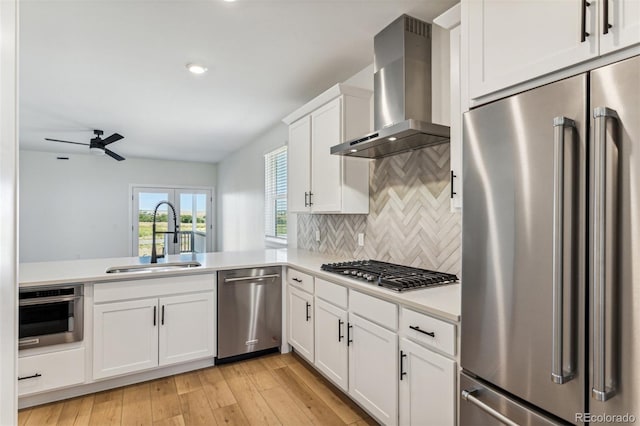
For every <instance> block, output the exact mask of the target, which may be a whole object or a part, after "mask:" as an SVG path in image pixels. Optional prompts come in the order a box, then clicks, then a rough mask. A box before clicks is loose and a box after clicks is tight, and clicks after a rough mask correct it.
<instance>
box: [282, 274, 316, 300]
mask: <svg viewBox="0 0 640 426" xmlns="http://www.w3.org/2000/svg"><path fill="white" fill-rule="evenodd" d="M287 282H288V283H289V285H292V286H293V287H296V288H299V289H301V290H304V291H306V292H307V293H311V294H313V277H312V276H311V275H309V274H305V273H304V272H300V271H297V270H295V269H291V268H289V270H288V271H287Z"/></svg>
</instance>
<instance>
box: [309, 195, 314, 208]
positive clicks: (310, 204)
mask: <svg viewBox="0 0 640 426" xmlns="http://www.w3.org/2000/svg"><path fill="white" fill-rule="evenodd" d="M312 196H313V192H311V191H309V207H311V206H312V205H313V203H312V202H311V197H312Z"/></svg>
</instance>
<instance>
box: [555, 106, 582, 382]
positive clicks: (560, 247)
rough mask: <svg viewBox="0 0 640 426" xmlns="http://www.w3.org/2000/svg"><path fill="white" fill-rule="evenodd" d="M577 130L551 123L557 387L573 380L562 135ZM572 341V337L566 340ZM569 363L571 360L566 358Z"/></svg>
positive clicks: (562, 121) (568, 123)
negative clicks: (567, 316)
mask: <svg viewBox="0 0 640 426" xmlns="http://www.w3.org/2000/svg"><path fill="white" fill-rule="evenodd" d="M567 128H570V129H571V130H572V131H574V130H575V129H576V123H575V121H573V120H571V119H570V118H567V117H555V118H554V119H553V130H554V131H553V135H554V151H555V152H554V158H553V241H554V243H553V318H552V323H553V333H552V335H553V337H552V345H551V347H552V349H551V351H552V355H551V380H552V381H553V382H554V383H556V384H559V385H561V384H563V383H567V382H568V381H570V380H571V379H573V378H574V377H575V372H574V371H572V370H571V369H572V368H573V362H569V370H567V371H565V369H564V353H563V347H564V337H565V336H564V335H563V333H564V314H565V312H564V300H563V292H564V282H563V272H564V268H563V263H564V149H565V147H564V134H565V129H567ZM567 338H568V339H569V341H571V340H570V339H571V336H567ZM568 359H569V360H571V359H572V354H569V356H568Z"/></svg>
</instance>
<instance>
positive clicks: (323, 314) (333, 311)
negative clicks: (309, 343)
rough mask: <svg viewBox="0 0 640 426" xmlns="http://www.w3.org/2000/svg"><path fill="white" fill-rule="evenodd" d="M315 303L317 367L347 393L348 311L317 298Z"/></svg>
mask: <svg viewBox="0 0 640 426" xmlns="http://www.w3.org/2000/svg"><path fill="white" fill-rule="evenodd" d="M315 303H316V306H315V314H316V315H315V323H316V324H315V343H316V346H315V349H316V351H315V352H316V353H315V355H316V362H315V365H316V367H317V368H318V370H320V371H322V372H323V373H324V374H325V375H326V376H327V377H328V378H329V379H330V380H331V381H333V382H334V383H335V384H336V385H337V386H338V387H339V388H341V389H342V390H344V391H345V392H346V391H348V390H349V375H348V371H349V352H348V347H347V338H346V336H347V311H345V310H344V309H340V308H338V307H337V306H334V305H332V304H331V303H327V302H325V301H324V300H321V299H319V298H318V297H317V296H316V299H315Z"/></svg>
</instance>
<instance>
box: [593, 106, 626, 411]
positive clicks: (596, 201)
mask: <svg viewBox="0 0 640 426" xmlns="http://www.w3.org/2000/svg"><path fill="white" fill-rule="evenodd" d="M593 118H594V126H595V125H598V126H599V127H597V128H596V130H595V132H594V135H595V138H594V139H595V141H594V142H595V143H594V192H593V194H594V195H593V251H592V255H593V259H592V264H593V270H592V273H593V277H592V280H593V281H592V283H593V284H592V285H593V369H592V371H593V388H592V390H591V395H592V397H593V398H594V399H595V400H597V401H606V400H608V399H610V398H611V397H613V396H614V395H615V394H616V388H615V380H613V377H610V378H609V380H608V379H607V377H606V370H607V369H606V365H607V360H606V342H607V336H606V314H607V308H608V306H607V303H609V304H611V301H610V300H607V298H606V276H607V274H606V255H607V246H606V224H607V220H606V219H607V218H606V198H607V193H606V189H607V170H606V168H607V158H606V152H607V144H606V142H607V119H608V118H613V119H615V120H619V119H620V118H619V117H618V113H617V112H616V111H614V110H612V109H610V108H606V107H598V108H594V110H593ZM612 349H613V348H612ZM609 353H610V354H611V363H612V364H611V365H612V366H614V363H615V362H616V356H615V355H613V354H612V351H611V352H609ZM612 370H613V371H615V367H614V368H612ZM613 371H612V372H611V375H613V374H614V373H613ZM607 384H609V385H608V386H607Z"/></svg>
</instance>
